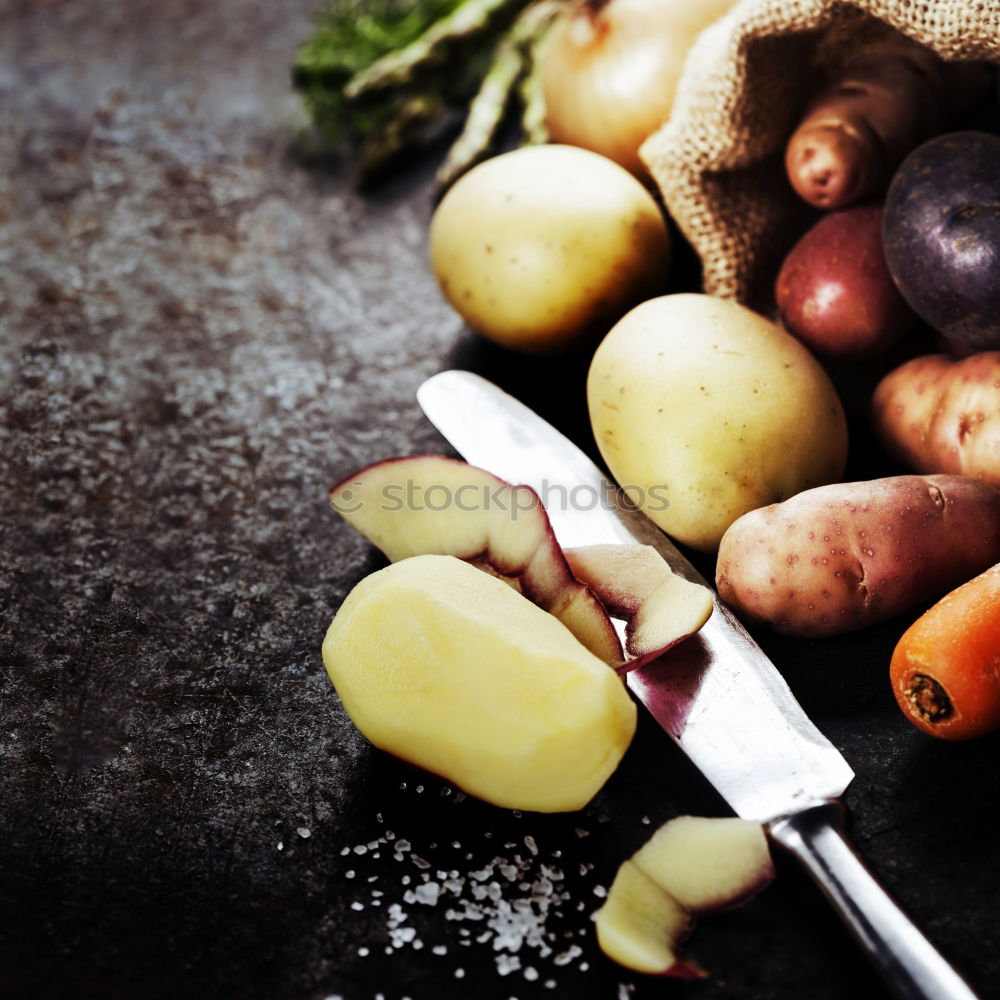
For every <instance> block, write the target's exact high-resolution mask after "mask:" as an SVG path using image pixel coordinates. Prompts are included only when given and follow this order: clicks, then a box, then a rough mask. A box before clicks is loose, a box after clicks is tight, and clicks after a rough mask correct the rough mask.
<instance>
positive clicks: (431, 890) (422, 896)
mask: <svg viewBox="0 0 1000 1000" xmlns="http://www.w3.org/2000/svg"><path fill="white" fill-rule="evenodd" d="M440 894H441V886H440V885H438V883H437V882H425V883H424V884H423V885H420V886H417V888H416V891H415V892H414V893H413V895H414V896H415V897H416V901H417V902H418V903H423V904H424V906H434V905H436V904H437V901H438V896H440Z"/></svg>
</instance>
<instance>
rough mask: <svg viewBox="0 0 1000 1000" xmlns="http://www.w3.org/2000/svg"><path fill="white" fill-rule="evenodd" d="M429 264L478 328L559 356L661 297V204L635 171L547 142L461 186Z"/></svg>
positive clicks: (437, 226)
mask: <svg viewBox="0 0 1000 1000" xmlns="http://www.w3.org/2000/svg"><path fill="white" fill-rule="evenodd" d="M430 258H431V265H432V267H433V269H434V275H435V277H436V278H437V281H438V284H439V285H440V288H441V291H442V293H443V294H444V296H445V298H446V299H447V300H448V301H449V303H450V304H451V305H452V306H453V307H454V309H455V310H456V311H457V312H458V313H459V314H460V315H461V316H462V318H463V319H464V320H465V321H466V322H467V323H468V324H469V326H471V327H472V328H473V329H474V330H476V331H478V332H479V333H481V334H483V335H484V336H486V337H488V338H490V339H491V340H494V341H496V342H498V343H500V344H502V345H503V346H505V347H509V348H513V349H515V350H520V351H524V352H527V353H531V354H555V353H560V352H565V351H570V350H573V349H575V348H578V347H580V346H581V345H582V344H584V343H586V342H587V341H588V340H590V339H591V338H596V337H599V336H601V335H603V333H604V332H605V331H606V330H607V329H608V327H609V326H611V324H612V323H614V322H615V321H616V320H617V319H619V317H621V316H622V315H623V314H624V313H625V312H626V311H627V310H629V309H631V308H632V306H634V305H635V304H636V303H638V302H641V301H642V300H643V299H646V298H648V297H649V296H650V295H656V294H657V293H658V292H660V291H661V290H662V289H663V287H664V283H665V281H666V277H667V269H668V266H669V262H670V240H669V237H668V232H667V227H666V223H665V221H664V219H663V214H662V212H661V211H660V209H659V206H658V205H657V204H656V201H655V200H654V199H653V196H652V195H651V194H650V193H649V192H648V191H647V190H646V188H644V187H643V186H642V184H640V183H639V181H637V180H636V179H635V178H634V177H633V176H632V175H631V174H630V173H629V172H628V171H627V170H625V169H624V168H623V167H620V166H618V164H617V163H613V162H612V161H611V160H609V159H606V158H605V157H603V156H599V155H598V154H597V153H591V152H589V151H588V150H585V149H579V148H576V147H574V146H563V145H556V144H550V145H541V146H526V147H523V148H521V149H516V150H512V151H511V152H509V153H503V154H501V155H500V156H496V157H493V158H492V159H490V160H486V161H485V162H484V163H481V164H479V165H478V166H477V167H474V168H473V169H472V170H471V171H469V173H467V174H466V175H465V176H464V177H461V178H460V179H459V180H458V181H457V182H456V183H455V185H454V186H453V187H452V188H451V189H450V190H449V191H448V193H447V194H446V195H445V196H444V198H443V199H442V201H441V203H440V205H438V207H437V210H436V211H435V213H434V217H433V219H432V220H431V227H430Z"/></svg>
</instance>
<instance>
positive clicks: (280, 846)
mask: <svg viewBox="0 0 1000 1000" xmlns="http://www.w3.org/2000/svg"><path fill="white" fill-rule="evenodd" d="M284 849H285V842H284V841H283V840H279V841H278V850H279V851H283V850H284Z"/></svg>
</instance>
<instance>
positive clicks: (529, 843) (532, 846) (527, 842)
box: [524, 834, 538, 857]
mask: <svg viewBox="0 0 1000 1000" xmlns="http://www.w3.org/2000/svg"><path fill="white" fill-rule="evenodd" d="M524 846H525V847H527V848H528V850H529V851H531V853H532V854H534V855H535V856H536V857H537V856H538V844H537V843H536V842H535V838H534V837H532V836H531V835H530V834H529V835H528V836H527V837H525V838H524Z"/></svg>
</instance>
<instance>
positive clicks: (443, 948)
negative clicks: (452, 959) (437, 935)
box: [431, 944, 448, 955]
mask: <svg viewBox="0 0 1000 1000" xmlns="http://www.w3.org/2000/svg"><path fill="white" fill-rule="evenodd" d="M431 951H432V952H434V954H435V955H447V954H448V946H447V945H444V944H436V945H434V947H433V948H431Z"/></svg>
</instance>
